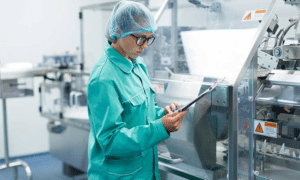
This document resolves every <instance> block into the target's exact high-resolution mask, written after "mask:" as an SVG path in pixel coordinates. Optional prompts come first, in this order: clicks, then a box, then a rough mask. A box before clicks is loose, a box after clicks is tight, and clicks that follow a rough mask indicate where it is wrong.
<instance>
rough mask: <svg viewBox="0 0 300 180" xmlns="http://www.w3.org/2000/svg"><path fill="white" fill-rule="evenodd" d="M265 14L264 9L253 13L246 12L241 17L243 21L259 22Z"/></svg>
mask: <svg viewBox="0 0 300 180" xmlns="http://www.w3.org/2000/svg"><path fill="white" fill-rule="evenodd" d="M266 12H267V10H266V9H260V10H254V11H246V12H245V15H244V16H243V19H242V22H243V21H259V20H262V18H263V16H264V14H265V13H266Z"/></svg>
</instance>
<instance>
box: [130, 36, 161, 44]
mask: <svg viewBox="0 0 300 180" xmlns="http://www.w3.org/2000/svg"><path fill="white" fill-rule="evenodd" d="M130 35H131V36H133V37H135V38H136V44H137V45H138V46H142V45H144V43H145V42H146V41H147V45H148V46H150V45H151V44H152V43H153V42H154V40H155V37H154V36H151V37H149V38H146V37H137V36H135V35H133V34H130Z"/></svg>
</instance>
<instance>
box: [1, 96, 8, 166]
mask: <svg viewBox="0 0 300 180" xmlns="http://www.w3.org/2000/svg"><path fill="white" fill-rule="evenodd" d="M2 108H3V111H2V113H3V129H4V150H5V164H6V165H7V166H8V165H9V154H8V135H7V134H8V133H7V116H6V99H5V98H3V99H2Z"/></svg>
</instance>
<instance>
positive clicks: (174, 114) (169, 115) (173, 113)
mask: <svg viewBox="0 0 300 180" xmlns="http://www.w3.org/2000/svg"><path fill="white" fill-rule="evenodd" d="M177 115H178V111H175V112H172V113H170V114H167V115H166V116H168V117H176V116H177Z"/></svg>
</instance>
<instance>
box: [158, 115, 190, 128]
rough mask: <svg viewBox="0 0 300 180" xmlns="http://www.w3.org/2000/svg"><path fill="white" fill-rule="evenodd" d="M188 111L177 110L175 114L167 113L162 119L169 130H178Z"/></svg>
mask: <svg viewBox="0 0 300 180" xmlns="http://www.w3.org/2000/svg"><path fill="white" fill-rule="evenodd" d="M186 113H188V110H185V111H182V112H180V113H179V112H178V111H175V112H174V113H173V114H167V115H165V116H164V117H162V119H161V121H162V123H163V125H164V127H165V129H166V131H168V132H175V131H178V129H179V128H180V126H181V123H182V119H183V117H184V116H185V115H186Z"/></svg>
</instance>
